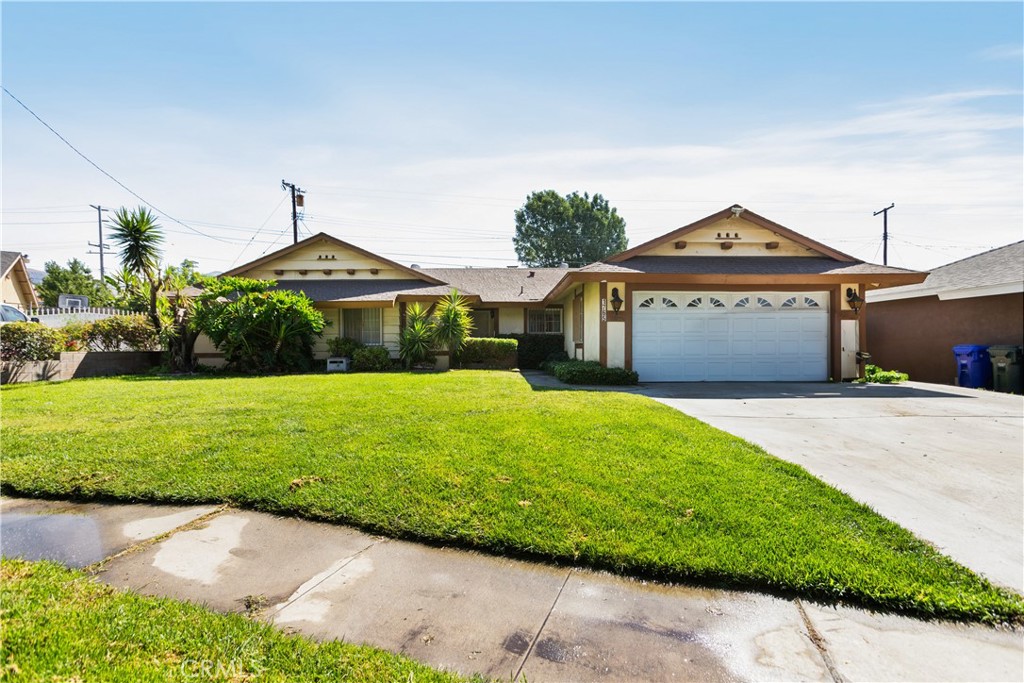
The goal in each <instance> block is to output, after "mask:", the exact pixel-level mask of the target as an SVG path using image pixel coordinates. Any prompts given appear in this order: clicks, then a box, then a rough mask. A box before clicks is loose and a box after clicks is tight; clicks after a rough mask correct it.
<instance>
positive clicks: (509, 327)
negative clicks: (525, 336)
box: [498, 306, 525, 334]
mask: <svg viewBox="0 0 1024 683" xmlns="http://www.w3.org/2000/svg"><path fill="white" fill-rule="evenodd" d="M523 332H525V330H524V329H523V307H522V306H499V307H498V334H522V333H523Z"/></svg>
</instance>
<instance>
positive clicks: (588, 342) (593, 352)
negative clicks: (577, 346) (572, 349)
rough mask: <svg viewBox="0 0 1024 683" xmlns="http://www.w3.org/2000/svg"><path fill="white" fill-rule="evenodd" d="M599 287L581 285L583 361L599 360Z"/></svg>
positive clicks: (594, 283)
mask: <svg viewBox="0 0 1024 683" xmlns="http://www.w3.org/2000/svg"><path fill="white" fill-rule="evenodd" d="M600 303H601V285H600V283H598V282H587V283H585V284H584V285H583V360H598V361H599V360H601V306H600Z"/></svg>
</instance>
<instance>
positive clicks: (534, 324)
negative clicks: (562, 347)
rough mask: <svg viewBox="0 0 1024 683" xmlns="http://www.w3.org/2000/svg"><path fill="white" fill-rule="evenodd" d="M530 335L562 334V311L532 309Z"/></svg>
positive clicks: (556, 309)
mask: <svg viewBox="0 0 1024 683" xmlns="http://www.w3.org/2000/svg"><path fill="white" fill-rule="evenodd" d="M528 321H529V324H528V329H527V330H526V331H527V332H529V333H530V334H562V309H561V308H537V309H532V308H531V309H530V312H529V317H528Z"/></svg>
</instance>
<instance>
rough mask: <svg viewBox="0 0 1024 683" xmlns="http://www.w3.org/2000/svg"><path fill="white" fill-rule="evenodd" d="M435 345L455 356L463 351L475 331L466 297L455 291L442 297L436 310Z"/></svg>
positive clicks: (434, 324)
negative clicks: (467, 340)
mask: <svg viewBox="0 0 1024 683" xmlns="http://www.w3.org/2000/svg"><path fill="white" fill-rule="evenodd" d="M433 326H434V343H435V344H437V346H438V347H440V348H442V349H444V350H447V351H448V352H449V353H450V354H452V355H453V356H454V355H455V354H457V353H458V352H459V351H461V350H462V347H463V346H464V345H465V343H466V339H467V338H468V337H469V335H470V333H471V332H472V331H473V317H472V316H471V315H470V314H469V302H468V301H467V300H466V297H464V296H462V295H461V294H459V291H458V290H457V289H453V290H452V292H451V294H447V295H445V296H443V297H441V298H440V299H439V300H438V302H437V306H436V307H435V310H434V319H433Z"/></svg>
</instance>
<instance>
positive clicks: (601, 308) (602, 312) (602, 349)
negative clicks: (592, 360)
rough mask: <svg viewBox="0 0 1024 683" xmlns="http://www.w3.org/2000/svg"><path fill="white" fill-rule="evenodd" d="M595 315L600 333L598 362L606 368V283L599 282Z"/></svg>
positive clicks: (603, 281)
mask: <svg viewBox="0 0 1024 683" xmlns="http://www.w3.org/2000/svg"><path fill="white" fill-rule="evenodd" d="M597 296H598V299H597V314H598V315H599V316H601V318H600V323H601V325H600V332H599V333H598V352H597V353H598V362H599V363H601V365H603V366H604V367H608V281H607V280H601V287H600V290H599V292H598V295H597Z"/></svg>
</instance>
